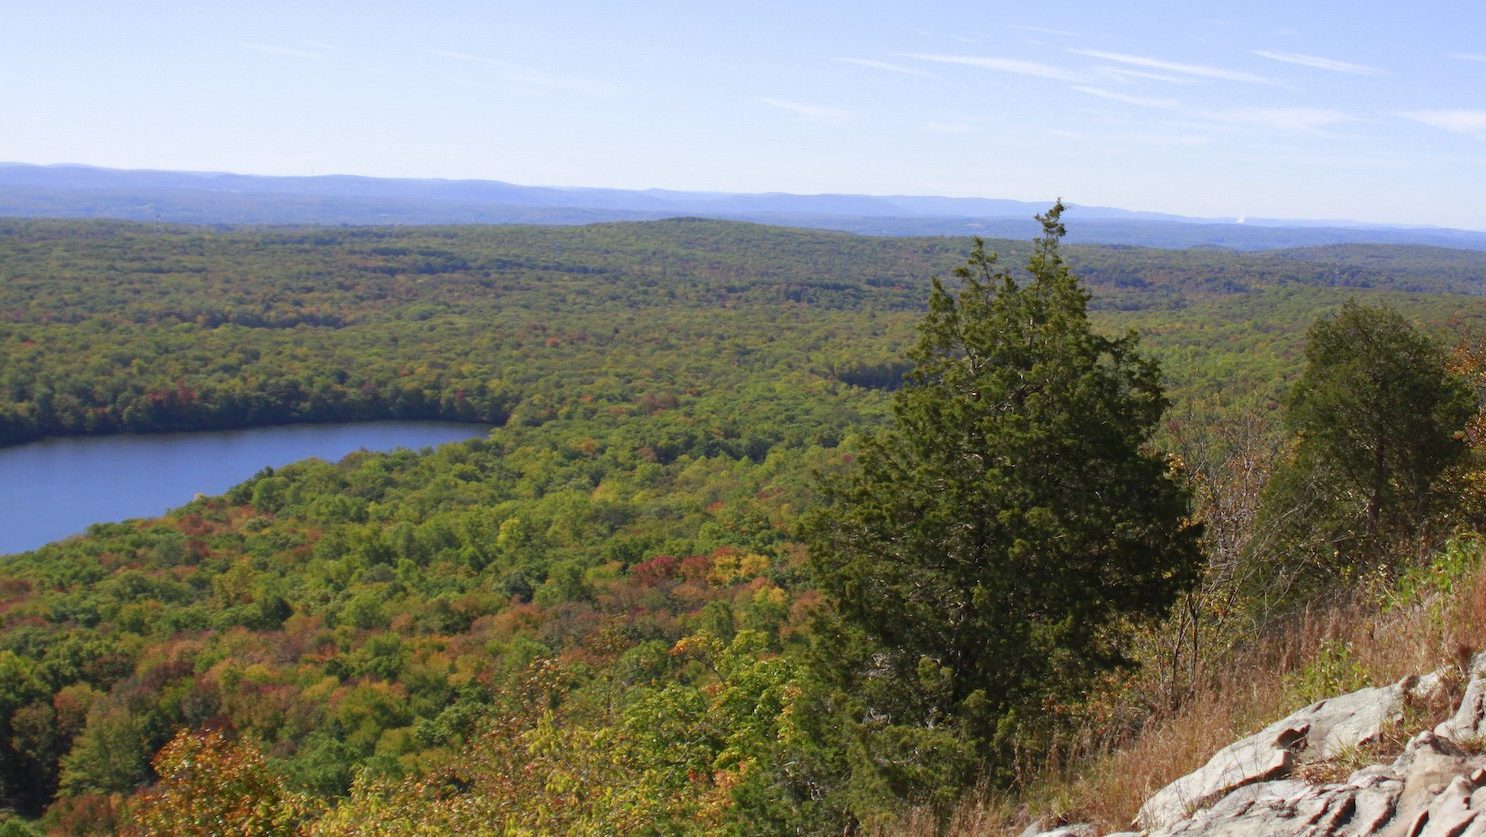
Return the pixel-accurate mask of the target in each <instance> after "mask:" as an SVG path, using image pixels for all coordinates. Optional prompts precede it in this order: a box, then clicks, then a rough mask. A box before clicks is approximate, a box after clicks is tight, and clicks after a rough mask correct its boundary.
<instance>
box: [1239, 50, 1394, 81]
mask: <svg viewBox="0 0 1486 837" xmlns="http://www.w3.org/2000/svg"><path fill="white" fill-rule="evenodd" d="M1254 54H1255V55H1257V56H1259V57H1260V58H1268V59H1269V60H1270V61H1280V62H1283V63H1285V64H1299V65H1300V66H1302V67H1312V68H1315V69H1317V70H1328V71H1330V72H1333V73H1350V74H1352V75H1354V76H1385V75H1387V74H1388V73H1387V72H1385V71H1383V70H1380V69H1378V68H1377V67H1369V66H1367V65H1365V64H1353V63H1352V62H1351V61H1338V60H1336V59H1334V58H1322V57H1321V56H1319V55H1306V54H1304V53H1299V52H1270V51H1269V50H1267V49H1256V50H1254Z"/></svg>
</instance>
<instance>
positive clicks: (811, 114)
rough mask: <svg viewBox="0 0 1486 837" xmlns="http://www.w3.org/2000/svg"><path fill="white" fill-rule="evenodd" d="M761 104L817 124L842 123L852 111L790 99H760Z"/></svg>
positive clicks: (763, 97) (764, 97)
mask: <svg viewBox="0 0 1486 837" xmlns="http://www.w3.org/2000/svg"><path fill="white" fill-rule="evenodd" d="M758 100H759V101H760V102H763V103H764V104H766V105H768V106H770V107H775V108H779V109H781V110H787V111H789V112H790V113H793V114H796V115H797V116H803V117H805V118H806V119H810V120H813V121H816V122H841V121H843V120H845V119H847V118H849V117H850V116H851V111H847V110H842V109H841V108H832V107H826V106H824V105H812V104H807V103H805V102H792V101H790V100H788V99H774V98H771V97H769V96H760V97H758Z"/></svg>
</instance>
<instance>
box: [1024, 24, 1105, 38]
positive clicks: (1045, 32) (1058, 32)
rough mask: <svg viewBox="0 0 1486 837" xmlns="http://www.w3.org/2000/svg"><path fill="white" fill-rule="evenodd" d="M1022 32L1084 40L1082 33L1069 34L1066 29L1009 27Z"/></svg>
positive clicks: (1084, 36)
mask: <svg viewBox="0 0 1486 837" xmlns="http://www.w3.org/2000/svg"><path fill="white" fill-rule="evenodd" d="M1011 28H1012V29H1016V30H1019V31H1022V32H1036V33H1037V34H1039V35H1058V36H1060V37H1064V38H1086V37H1088V36H1087V35H1085V34H1084V33H1082V32H1070V31H1068V30H1067V29H1048V28H1047V27H1045V26H1015V25H1013V26H1012V27H1011Z"/></svg>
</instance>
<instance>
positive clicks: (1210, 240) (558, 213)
mask: <svg viewBox="0 0 1486 837" xmlns="http://www.w3.org/2000/svg"><path fill="white" fill-rule="evenodd" d="M1046 208H1047V205H1046V204H1045V203H1035V202H1028V201H1016V200H1005V199H991V198H950V197H934V196H913V195H880V196H879V195H849V194H820V195H795V194H787V193H779V192H770V193H760V194H741V193H731V192H680V191H672V190H666V189H645V190H625V189H602V188H559V187H549V186H522V185H517V184H512V183H504V182H501V181H495V180H433V179H429V180H420V179H404V178H376V177H363V176H356V175H324V176H314V177H278V176H260V175H243V174H231V173H225V172H177V171H154V170H124V169H108V168H99V167H93V166H82V165H54V166H37V165H30V164H25V163H0V215H4V216H20V217H61V218H117V219H122V220H132V221H160V222H170V223H199V224H352V225H367V224H394V225H395V224H500V223H521V224H588V223H595V222H601V221H638V220H652V219H657V218H671V217H679V216H700V217H708V218H720V219H727V220H741V221H754V222H758V223H767V224H774V225H779V226H793V227H807V228H817V229H833V230H841V231H845V232H853V233H858V234H864V235H886V236H900V235H972V234H974V235H981V236H985V237H991V238H1026V237H1029V236H1031V235H1033V234H1035V233H1036V231H1037V225H1036V222H1035V221H1033V220H1032V217H1033V216H1034V215H1035V214H1037V213H1038V212H1041V211H1043V210H1045V209H1046ZM1067 217H1068V218H1069V219H1070V220H1071V221H1075V222H1076V223H1073V224H1070V227H1071V229H1072V234H1071V235H1070V236H1069V241H1070V242H1073V243H1090V244H1094V243H1097V244H1128V245H1133V246H1148V247H1163V248H1187V247H1202V246H1211V247H1227V248H1231V249H1237V250H1265V249H1275V248H1281V247H1309V246H1324V245H1328V244H1348V243H1377V244H1423V245H1431V246H1437V247H1452V248H1458V249H1471V250H1486V232H1476V231H1469V230H1451V229H1442V228H1434V227H1397V226H1385V225H1374V224H1354V223H1350V222H1340V221H1338V222H1316V221H1285V220H1277V219H1248V220H1246V221H1245V222H1242V223H1240V222H1236V221H1230V220H1227V219H1212V218H1190V217H1184V216H1178V215H1168V214H1162V213H1156V212H1139V211H1133V210H1126V209H1117V208H1112V207H1098V206H1082V205H1077V204H1075V205H1071V206H1070V207H1069V210H1068V215H1067Z"/></svg>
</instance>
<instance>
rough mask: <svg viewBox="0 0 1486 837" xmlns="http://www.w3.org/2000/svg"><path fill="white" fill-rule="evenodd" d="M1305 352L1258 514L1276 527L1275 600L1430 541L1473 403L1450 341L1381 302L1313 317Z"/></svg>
mask: <svg viewBox="0 0 1486 837" xmlns="http://www.w3.org/2000/svg"><path fill="white" fill-rule="evenodd" d="M1305 361H1306V365H1305V369H1304V371H1303V372H1302V373H1301V376H1300V378H1299V380H1297V381H1296V382H1295V385H1294V386H1293V387H1292V388H1291V390H1290V394H1289V397H1288V398H1287V400H1286V403H1285V424H1286V428H1287V430H1288V431H1289V434H1290V439H1291V446H1290V451H1289V454H1288V456H1287V458H1286V459H1285V460H1284V461H1283V462H1282V463H1281V464H1280V467H1279V468H1278V469H1277V471H1276V473H1275V476H1274V478H1273V480H1272V481H1271V483H1270V486H1269V488H1268V490H1267V491H1266V496H1265V500H1264V509H1263V517H1262V522H1261V527H1266V528H1268V529H1270V530H1271V531H1272V532H1273V533H1274V537H1273V538H1272V539H1269V540H1267V541H1266V542H1265V547H1266V549H1267V552H1268V554H1269V555H1272V556H1273V557H1272V558H1270V559H1269V560H1268V561H1266V562H1265V563H1267V564H1269V566H1268V567H1267V572H1264V573H1261V574H1260V575H1259V577H1260V578H1262V579H1264V580H1265V581H1266V584H1267V586H1266V588H1265V589H1264V590H1263V591H1262V592H1263V593H1265V594H1266V595H1267V596H1269V597H1271V598H1278V599H1280V600H1283V599H1284V598H1285V597H1287V596H1294V595H1297V594H1299V593H1304V592H1305V591H1307V590H1309V589H1310V588H1311V587H1312V586H1313V585H1314V584H1315V583H1317V582H1318V581H1322V580H1325V579H1329V578H1333V577H1335V576H1336V575H1338V574H1342V575H1345V574H1349V573H1356V572H1359V571H1364V570H1367V569H1369V568H1374V567H1380V568H1387V567H1389V566H1391V561H1392V559H1390V558H1389V556H1390V555H1397V554H1399V549H1400V548H1405V549H1406V548H1407V545H1408V544H1409V542H1414V543H1416V544H1419V545H1423V546H1428V545H1429V544H1431V543H1433V541H1434V536H1436V535H1438V534H1440V533H1438V532H1433V529H1434V528H1437V527H1432V526H1431V521H1438V520H1439V518H1438V516H1437V514H1436V513H1437V512H1440V511H1442V510H1444V507H1445V504H1447V503H1448V502H1449V501H1450V500H1451V498H1450V497H1449V496H1447V494H1448V492H1443V491H1440V490H1439V487H1440V479H1441V477H1442V475H1444V474H1445V473H1446V471H1447V470H1448V469H1449V468H1450V466H1452V465H1453V464H1455V463H1457V462H1459V461H1460V459H1461V457H1462V456H1464V455H1465V452H1466V445H1465V441H1464V438H1463V432H1462V431H1463V430H1464V428H1465V424H1466V421H1467V420H1469V418H1470V417H1471V415H1472V413H1473V412H1474V401H1473V398H1472V396H1471V393H1470V390H1469V388H1468V386H1467V385H1466V383H1465V381H1464V380H1462V379H1461V378H1460V377H1459V376H1458V375H1455V374H1453V373H1451V372H1450V371H1449V370H1448V369H1447V368H1446V363H1445V354H1444V350H1443V349H1442V348H1441V347H1440V346H1438V345H1437V344H1436V343H1434V341H1432V340H1430V339H1429V338H1428V337H1427V336H1426V335H1424V334H1421V333H1419V331H1417V330H1416V329H1415V328H1414V327H1413V326H1412V325H1410V323H1409V322H1408V320H1406V319H1404V318H1403V316H1402V315H1400V314H1399V313H1398V312H1397V311H1395V310H1393V309H1392V308H1389V307H1386V306H1376V307H1375V306H1366V305H1358V304H1356V303H1351V302H1349V303H1347V304H1346V306H1344V307H1343V308H1342V310H1341V311H1340V312H1339V313H1338V314H1337V315H1336V316H1335V317H1332V318H1329V319H1322V320H1318V321H1317V322H1316V323H1315V324H1314V325H1313V326H1312V327H1311V330H1310V333H1309V335H1308V339H1307V343H1306V348H1305Z"/></svg>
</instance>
